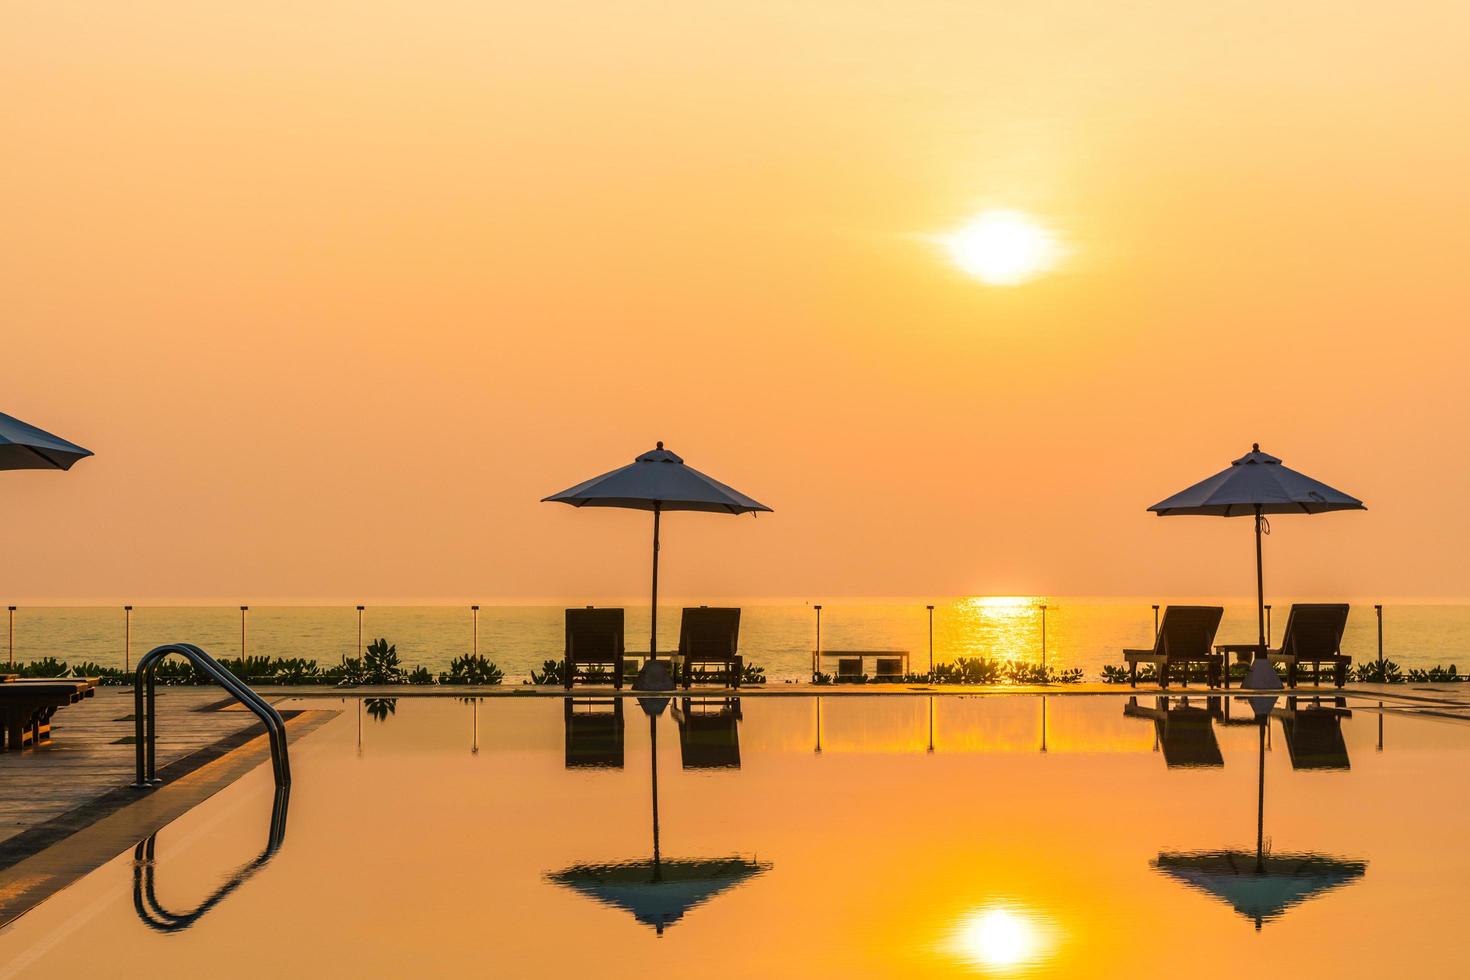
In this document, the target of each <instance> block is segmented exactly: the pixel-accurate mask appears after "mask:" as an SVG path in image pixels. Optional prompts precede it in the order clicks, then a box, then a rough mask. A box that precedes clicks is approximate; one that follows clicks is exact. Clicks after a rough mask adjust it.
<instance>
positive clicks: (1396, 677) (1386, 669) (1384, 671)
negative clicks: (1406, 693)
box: [1352, 660, 1404, 684]
mask: <svg viewBox="0 0 1470 980" xmlns="http://www.w3.org/2000/svg"><path fill="white" fill-rule="evenodd" d="M1352 672H1353V680H1355V681H1357V682H1358V683H1359V684H1402V683H1403V682H1404V673H1403V671H1402V670H1400V669H1399V665H1398V664H1396V663H1394V662H1393V661H1392V660H1384V661H1382V662H1379V661H1377V660H1368V661H1365V662H1364V663H1360V664H1358V665H1357V666H1356V667H1354V668H1353V671H1352Z"/></svg>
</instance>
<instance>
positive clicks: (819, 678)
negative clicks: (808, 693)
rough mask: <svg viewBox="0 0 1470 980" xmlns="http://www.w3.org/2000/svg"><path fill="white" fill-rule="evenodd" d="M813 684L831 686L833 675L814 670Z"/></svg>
mask: <svg viewBox="0 0 1470 980" xmlns="http://www.w3.org/2000/svg"><path fill="white" fill-rule="evenodd" d="M812 683H813V684H831V683H832V675H831V674H824V673H822V672H821V671H820V670H814V671H812Z"/></svg>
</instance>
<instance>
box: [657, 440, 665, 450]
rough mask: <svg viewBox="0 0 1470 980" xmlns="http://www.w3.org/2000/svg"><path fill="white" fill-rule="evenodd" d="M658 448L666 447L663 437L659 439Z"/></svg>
mask: <svg viewBox="0 0 1470 980" xmlns="http://www.w3.org/2000/svg"><path fill="white" fill-rule="evenodd" d="M656 448H658V449H662V448H664V441H663V440H662V439H660V440H659V441H658V446H657V447H656Z"/></svg>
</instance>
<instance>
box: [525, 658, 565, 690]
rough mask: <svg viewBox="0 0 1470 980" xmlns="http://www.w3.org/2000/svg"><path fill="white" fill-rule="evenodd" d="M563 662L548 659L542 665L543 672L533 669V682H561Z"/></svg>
mask: <svg viewBox="0 0 1470 980" xmlns="http://www.w3.org/2000/svg"><path fill="white" fill-rule="evenodd" d="M563 676H564V675H563V674H562V662H561V661H560V660H548V661H546V662H545V663H543V664H542V665H541V672H540V673H539V674H538V673H536V671H534V670H532V671H531V683H532V684H561V683H563V681H562V677H563Z"/></svg>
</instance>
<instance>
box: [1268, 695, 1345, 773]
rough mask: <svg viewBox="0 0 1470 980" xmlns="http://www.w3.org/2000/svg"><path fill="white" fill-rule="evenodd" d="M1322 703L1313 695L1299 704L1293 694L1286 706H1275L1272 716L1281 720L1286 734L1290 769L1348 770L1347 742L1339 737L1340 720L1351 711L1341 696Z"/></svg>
mask: <svg viewBox="0 0 1470 980" xmlns="http://www.w3.org/2000/svg"><path fill="white" fill-rule="evenodd" d="M1331 700H1332V704H1330V705H1328V704H1323V703H1322V701H1321V699H1320V698H1312V699H1311V703H1310V704H1299V703H1298V699H1297V698H1296V697H1288V698H1287V699H1286V707H1285V708H1276V709H1275V710H1273V711H1272V712H1271V715H1272V717H1274V718H1277V719H1280V721H1281V729H1282V731H1284V732H1285V733H1286V751H1287V754H1289V755H1290V756H1291V768H1293V769H1351V768H1352V764H1351V763H1350V762H1349V761H1348V750H1347V741H1346V740H1345V739H1344V738H1343V737H1342V720H1343V719H1344V718H1351V717H1352V716H1353V713H1352V711H1351V710H1349V709H1348V708H1347V707H1346V704H1347V701H1346V699H1344V698H1332V699H1331Z"/></svg>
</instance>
